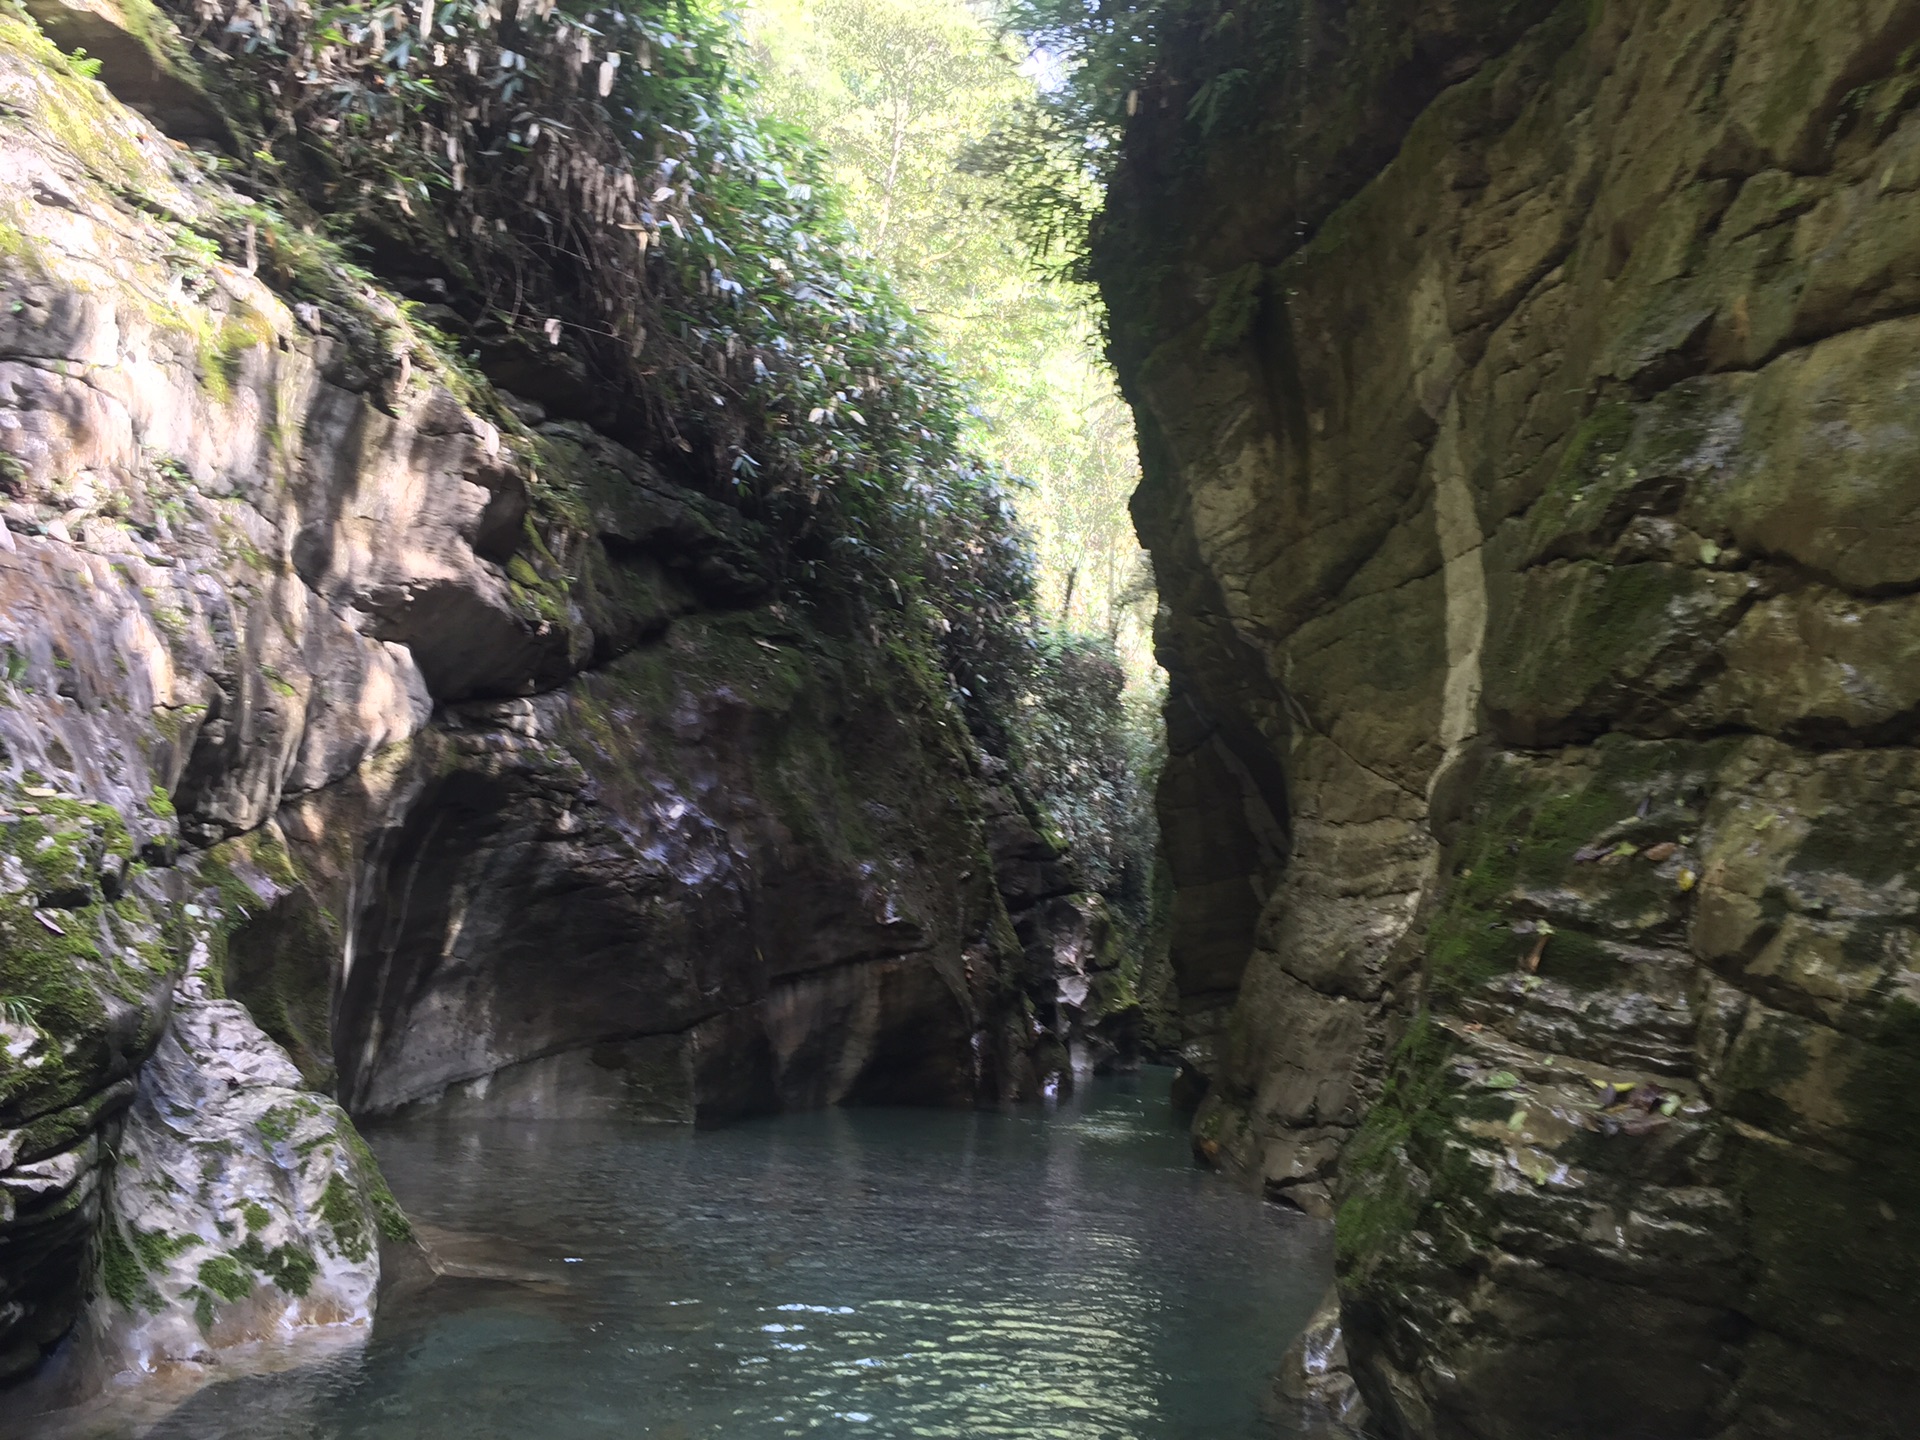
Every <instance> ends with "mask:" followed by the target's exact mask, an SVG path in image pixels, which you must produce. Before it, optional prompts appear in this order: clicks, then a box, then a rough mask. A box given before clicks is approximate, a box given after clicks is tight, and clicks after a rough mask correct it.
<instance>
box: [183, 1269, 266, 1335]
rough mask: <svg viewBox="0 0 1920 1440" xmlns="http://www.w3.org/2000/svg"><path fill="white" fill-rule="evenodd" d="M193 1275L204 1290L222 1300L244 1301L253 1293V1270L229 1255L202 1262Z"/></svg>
mask: <svg viewBox="0 0 1920 1440" xmlns="http://www.w3.org/2000/svg"><path fill="white" fill-rule="evenodd" d="M195 1275H196V1277H197V1278H198V1279H199V1281H200V1284H201V1285H202V1286H203V1287H204V1288H205V1289H206V1290H208V1291H209V1292H211V1293H212V1294H214V1295H218V1296H219V1297H220V1298H221V1299H222V1300H244V1299H246V1298H247V1296H249V1295H251V1294H252V1293H253V1285H254V1279H253V1275H254V1272H253V1270H252V1269H251V1268H250V1267H248V1266H247V1265H246V1264H245V1263H244V1262H243V1261H240V1260H237V1259H235V1258H234V1257H233V1256H231V1255H214V1256H210V1257H209V1258H208V1259H205V1260H202V1261H201V1262H200V1268H199V1269H198V1270H197V1271H196V1272H195ZM204 1323H205V1322H203V1324H204Z"/></svg>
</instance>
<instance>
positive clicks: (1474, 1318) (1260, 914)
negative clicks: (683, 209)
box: [1099, 0, 1920, 1440]
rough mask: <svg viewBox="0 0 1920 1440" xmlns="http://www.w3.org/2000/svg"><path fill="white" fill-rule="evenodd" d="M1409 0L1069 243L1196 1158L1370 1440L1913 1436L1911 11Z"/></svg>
mask: <svg viewBox="0 0 1920 1440" xmlns="http://www.w3.org/2000/svg"><path fill="white" fill-rule="evenodd" d="M1416 8H1418V7H1411V6H1390V7H1387V8H1386V11H1385V12H1379V7H1373V9H1372V10H1370V11H1369V12H1368V14H1367V16H1366V17H1365V18H1364V20H1363V17H1362V16H1361V13H1360V9H1361V7H1340V6H1336V7H1325V12H1326V13H1324V14H1321V15H1319V16H1318V18H1312V17H1310V18H1307V19H1303V20H1301V22H1300V28H1299V33H1298V35H1297V36H1296V37H1295V38H1296V40H1297V42H1298V43H1299V44H1300V45H1302V46H1304V47H1306V49H1305V53H1306V54H1307V55H1309V56H1312V55H1319V56H1321V57H1323V58H1324V60H1325V63H1324V64H1320V65H1315V64H1307V63H1302V64H1301V65H1299V66H1298V67H1296V70H1297V78H1293V79H1289V80H1287V81H1285V82H1284V83H1282V84H1278V85H1276V87H1275V88H1274V90H1273V92H1272V94H1271V95H1270V96H1269V97H1268V99H1267V100H1266V101H1265V102H1263V103H1265V104H1266V105H1267V107H1268V109H1267V111H1266V114H1267V118H1268V120H1269V122H1270V124H1269V125H1268V126H1267V128H1265V129H1260V130H1257V131H1255V132H1249V133H1239V134H1235V135H1234V136H1232V137H1216V138H1214V139H1212V140H1206V139H1202V138H1198V137H1196V134H1195V132H1194V130H1193V127H1192V125H1191V123H1190V122H1189V121H1183V120H1182V119H1180V118H1179V117H1181V116H1182V115H1183V114H1186V113H1187V112H1186V108H1185V106H1186V101H1185V99H1184V98H1183V96H1184V92H1182V91H1180V90H1179V86H1180V85H1181V84H1183V83H1185V82H1182V81H1180V80H1178V79H1177V78H1174V76H1175V75H1176V74H1177V71H1172V70H1170V71H1169V73H1168V75H1167V76H1165V77H1163V79H1164V83H1165V84H1166V85H1168V86H1169V87H1171V91H1170V98H1168V99H1167V100H1166V102H1165V103H1156V104H1154V105H1146V104H1143V105H1142V106H1141V107H1140V111H1141V115H1140V118H1139V120H1138V121H1137V122H1136V123H1135V126H1134V130H1133V132H1132V133H1131V134H1130V136H1129V142H1128V144H1129V157H1130V158H1129V161H1128V163H1127V165H1126V166H1125V167H1124V168H1123V172H1122V175H1121V179H1120V181H1119V182H1118V185H1117V188H1116V197H1117V198H1116V203H1115V206H1114V211H1113V214H1112V215H1111V216H1110V218H1109V229H1108V231H1107V232H1106V233H1107V236H1108V240H1107V242H1106V250H1105V253H1104V255H1103V257H1102V258H1101V260H1100V262H1099V263H1100V265H1101V266H1102V267H1103V270H1104V275H1103V278H1104V281H1105V285H1106V291H1107V295H1108V298H1109V300H1110V302H1111V303H1112V304H1113V306H1114V311H1115V317H1116V324H1115V337H1116V343H1115V349H1116V354H1117V357H1118V359H1119V360H1120V363H1121V370H1122V376H1123V380H1124V383H1125V384H1126V386H1127V388H1128V391H1129V394H1130V396H1131V398H1132V399H1133V401H1134V404H1135V408H1136V412H1137V414H1138V415H1139V417H1140V421H1141V425H1142V430H1143V441H1142V444H1143V453H1144V455H1145V458H1146V467H1147V481H1146V484H1145V486H1144V488H1143V489H1142V491H1141V493H1140V496H1139V497H1138V499H1137V500H1136V514H1137V516H1138V518H1139V521H1140V525H1141V528H1142V532H1143V534H1144V535H1145V537H1146V539H1147V542H1148V544H1149V546H1150V548H1151V549H1152V551H1153V554H1154V558H1155V564H1156V567H1157V570H1158V574H1159V578H1160V582H1161V591H1162V595H1163V596H1164V597H1165V598H1166V600H1167V602H1168V609H1167V610H1166V611H1165V612H1163V615H1162V623H1161V628H1160V646H1161V653H1162V657H1163V660H1164V662H1165V663H1166V665H1167V668H1168V670H1169V672H1170V674H1171V676H1172V678H1173V694H1172V697H1171V700H1170V705H1169V734H1170V741H1171V746H1172V752H1173V756H1174V758H1173V761H1172V762H1171V763H1170V765H1169V768H1168V771H1167V776H1166V779H1165V781H1164V782H1163V788H1162V793H1161V807H1162V813H1163V818H1164V820H1165V822H1166V835H1167V843H1168V849H1169V855H1168V858H1169V862H1170V864H1171V865H1172V867H1173V870H1174V874H1175V878H1176V881H1177V883H1178V885H1179V887H1180V891H1179V897H1180V898H1179V900H1178V902H1177V904H1176V908H1175V926H1176V932H1175V938H1174V957H1175V963H1176V966H1177V968H1178V970H1179V974H1180V980H1181V986H1182V993H1183V997H1184V1003H1185V1007H1186V1010H1187V1023H1188V1049H1187V1054H1188V1056H1189V1063H1190V1065H1191V1066H1192V1067H1193V1069H1194V1070H1196V1071H1197V1072H1199V1073H1200V1074H1201V1075H1202V1076H1204V1078H1205V1079H1206V1080H1207V1081H1208V1082H1210V1088H1209V1090H1208V1092H1207V1097H1206V1100H1205V1103H1204V1105H1203V1106H1202V1108H1201V1111H1200V1113H1199V1115H1198V1116H1197V1119H1196V1128H1195V1145H1196V1149H1197V1151H1198V1152H1199V1153H1200V1154H1201V1155H1202V1156H1203V1157H1205V1158H1208V1159H1210V1160H1212V1161H1213V1162H1215V1163H1218V1164H1220V1165H1222V1166H1224V1167H1227V1168H1229V1169H1231V1170H1233V1171H1235V1172H1236V1173H1239V1174H1242V1175H1244V1176H1246V1177H1248V1178H1249V1179H1250V1180H1252V1181H1254V1182H1257V1183H1260V1184H1262V1185H1263V1186H1264V1187H1265V1188H1266V1190H1267V1192H1268V1193H1269V1194H1271V1195H1273V1196H1275V1197H1276V1198H1279V1199H1282V1200H1285V1201H1289V1202H1291V1203H1294V1204H1297V1205H1299V1206H1300V1207H1301V1208H1303V1209H1307V1210H1310V1211H1313V1212H1315V1213H1329V1212H1333V1211H1337V1212H1338V1217H1339V1226H1340V1233H1341V1280H1340V1292H1341V1299H1342V1314H1343V1328H1344V1333H1345V1338H1346V1342H1347V1345H1348V1347H1349V1349H1350V1351H1351V1354H1352V1359H1353V1368H1354V1375H1355V1378H1356V1379H1357V1381H1358V1383H1359V1385H1360V1388H1361V1390H1362V1391H1363V1392H1364V1394H1365V1397H1366V1400H1367V1403H1368V1405H1369V1406H1370V1407H1371V1409H1372V1411H1373V1413H1374V1416H1375V1423H1376V1424H1378V1425H1380V1426H1382V1427H1384V1429H1385V1430H1386V1432H1387V1433H1389V1434H1394V1435H1400V1436H1407V1437H1413V1436H1419V1437H1441V1436H1444V1437H1466V1436H1472V1437H1477V1440H1491V1437H1512V1440H1523V1437H1524V1440H1540V1437H1547V1436H1554V1437H1558V1436H1595V1437H1599V1436H1618V1435H1625V1434H1634V1435H1645V1436H1650V1437H1669V1436H1670V1437H1676V1440H1678V1437H1697V1436H1707V1435H1713V1436H1725V1437H1728V1440H1734V1437H1739V1440H1747V1437H1759V1436H1807V1435H1814V1434H1828V1433H1839V1432H1845V1433H1847V1434H1852V1435H1862V1436H1866V1435H1874V1436H1882V1435H1884V1436H1893V1435H1896V1434H1901V1433H1904V1432H1905V1430H1906V1429H1907V1428H1908V1427H1909V1425H1910V1417H1911V1416H1912V1415H1913V1414H1914V1413H1915V1410H1916V1406H1917V1405H1920V1372H1916V1369H1915V1365H1914V1360H1913V1355H1914V1353H1915V1347H1914V1340H1915V1337H1916V1333H1917V1332H1920V1315H1916V1314H1915V1312H1914V1310H1913V1306H1912V1304H1911V1299H1910V1296H1911V1292H1912V1285H1911V1283H1910V1276H1911V1271H1912V1269H1913V1267H1914V1265H1915V1264H1916V1263H1920V1251H1916V1248H1915V1246H1914V1245H1913V1243H1912V1241H1911V1238H1910V1237H1909V1236H1908V1235H1907V1234H1906V1233H1905V1231H1906V1228H1907V1220H1908V1217H1909V1216H1910V1215H1911V1214H1912V1212H1913V1210H1914V1207H1915V1205H1916V1203H1920V1190H1916V1188H1915V1185H1914V1173H1913V1161H1912V1156H1911V1153H1910V1152H1911V1150H1912V1144H1911V1140H1912V1136H1913V1133H1914V1117H1915V1115H1916V1114H1920V1098H1917V1097H1916V1092H1915V1091H1914V1088H1913V1086H1912V1085H1911V1084H1910V1083H1909V1076H1908V1071H1909V1070H1910V1068H1911V1065H1910V1062H1909V1060H1908V1058H1907V1051H1908V1049H1909V1048H1910V1047H1909V1042H1908V1039H1907V1038H1903V1037H1906V1036H1907V1035H1908V1031H1909V1030H1910V1029H1911V1026H1912V1023H1913V1018H1914V1016H1915V1015H1916V1014H1920V1011H1917V1010H1916V1009H1915V999H1916V997H1915V996H1914V994H1913V993H1912V990H1913V985H1914V983H1915V979H1914V977H1915V974H1916V970H1915V965H1914V959H1913V956H1914V953H1915V951H1914V948H1913V947H1914V940H1915V935H1916V931H1915V929H1914V924H1915V899H1916V894H1915V890H1914V888H1913V887H1914V884H1915V881H1914V876H1915V874H1916V873H1917V872H1916V865H1920V853H1916V848H1915V847H1916V843H1920V826H1917V822H1916V813H1917V812H1916V808H1915V806H1916V801H1917V800H1920V788H1917V787H1916V784H1915V776H1916V769H1915V766H1916V757H1917V755H1920V752H1917V751H1916V749H1915V739H1916V730H1915V723H1916V721H1915V716H1916V711H1915V708H1914V704H1915V702H1914V698H1913V695H1912V694H1911V693H1910V692H1911V690H1912V683H1913V679H1914V666H1913V662H1912V655H1911V653H1910V651H1911V635H1912V633H1913V631H1912V626H1911V624H1910V623H1909V622H1910V620H1911V616H1910V615H1909V613H1908V612H1909V608H1910V605H1911V601H1912V596H1911V593H1910V592H1911V591H1912V589H1913V585H1914V581H1915V578H1916V577H1915V575H1914V573H1913V570H1914V564H1915V557H1916V555H1920V549H1916V546H1915V544H1914V540H1915V534H1914V526H1915V524H1916V520H1917V518H1920V509H1916V506H1917V505H1920V487H1917V486H1916V483H1915V478H1914V476H1915V466H1916V464H1917V463H1920V445H1917V444H1916V440H1915V436H1914V434H1913V432H1912V428H1911V426H1910V424H1909V423H1908V418H1907V417H1908V413H1909V411H1910V408H1911V407H1910V404H1909V399H1908V392H1909V390H1910V388H1911V387H1912V385H1913V384H1914V383H1916V382H1915V377H1916V376H1920V368H1917V367H1920V346H1917V344H1916V340H1917V338H1920V331H1916V330H1915V327H1914V322H1913V320H1912V319H1911V317H1910V315H1909V311H1910V309H1911V304H1910V300H1909V299H1907V298H1904V297H1907V296H1909V294H1910V292H1911V290H1912V284H1913V279H1912V277H1913V276H1914V274H1915V273H1920V272H1917V269H1916V267H1920V249H1916V244H1915V238H1914V237H1915V235H1916V234H1920V232H1916V231H1915V229H1914V227H1913V226H1912V225H1911V224H1909V223H1907V220H1906V219H1905V218H1904V217H1906V216H1907V214H1908V211H1909V209H1910V200H1911V192H1912V190H1913V181H1912V179H1911V178H1910V177H1911V175H1912V174H1913V173H1916V172H1914V170H1913V158H1914V156H1915V155H1916V154H1920V150H1916V148H1915V147H1916V145H1917V144H1920V121H1917V120H1916V116H1915V112H1914V110H1913V109H1912V97H1913V96H1914V94H1915V90H1914V82H1913V80H1912V78H1911V74H1910V67H1909V66H1908V62H1907V59H1906V58H1903V57H1906V56H1907V55H1908V54H1909V51H1908V48H1907V47H1909V46H1910V45H1911V44H1912V43H1913V42H1914V41H1915V40H1916V39H1920V8H1917V7H1915V6H1914V5H1912V4H1909V3H1899V0H1888V3H1881V4H1874V5H1867V6H1860V7H1854V8H1851V9H1849V10H1848V11H1847V12H1846V14H1845V15H1844V16H1840V15H1838V14H1825V13H1822V14H1821V15H1819V16H1816V14H1815V12H1814V11H1812V10H1809V9H1808V8H1807V7H1804V6H1799V5H1794V4H1786V3H1781V4H1773V3H1768V4H1742V5H1728V4H1722V3H1716V0H1699V3H1687V4H1676V5H1667V6H1663V7H1649V6H1635V5H1627V4H1613V3H1608V4H1599V5H1592V6H1589V5H1585V4H1581V5H1562V6H1558V7H1555V6H1551V5H1545V4H1542V5H1535V6H1530V7H1529V6H1508V7H1502V8H1501V10H1500V13H1499V14H1498V15H1497V16H1495V15H1493V14H1492V13H1491V10H1489V13H1488V14H1487V15H1485V16H1482V15H1481V14H1480V13H1479V11H1478V10H1473V11H1471V12H1470V11H1469V10H1468V9H1466V8H1456V9H1450V10H1447V11H1446V12H1445V13H1444V15H1442V13H1441V12H1439V11H1428V12H1426V14H1425V16H1424V18H1422V17H1419V16H1416V15H1415V14H1414V13H1413V12H1414V10H1415V9H1416ZM1376 12H1378V13H1376ZM1329 17H1331V18H1329ZM1343 25H1344V26H1345V28H1344V29H1342V26H1343ZM1370 26H1380V27H1384V28H1385V29H1386V30H1389V31H1393V32H1394V33H1400V31H1399V30H1398V29H1396V27H1401V26H1404V28H1405V33H1406V34H1408V35H1410V36H1411V37H1412V39H1411V41H1410V51H1409V53H1410V55H1411V58H1410V59H1404V61H1403V63H1402V64H1401V68H1399V69H1397V70H1396V69H1393V68H1392V67H1390V66H1389V67H1386V68H1383V69H1381V70H1379V71H1377V72H1375V73H1374V74H1373V78H1372V79H1371V80H1368V79H1367V76H1366V74H1365V73H1362V71H1363V69H1364V67H1361V68H1360V69H1356V68H1355V67H1354V66H1352V65H1349V64H1348V57H1351V56H1352V54H1353V53H1354V52H1355V51H1356V49H1359V48H1362V47H1363V46H1364V44H1365V43H1367V41H1366V37H1367V36H1370V35H1372V34H1373V31H1372V30H1371V29H1370V28H1367V27H1370ZM1316 27H1319V28H1316ZM1289 73H1290V74H1293V73H1295V72H1289ZM1369 84H1372V85H1373V86H1375V87H1376V88H1374V89H1371V90H1369V89H1367V88H1366V86H1367V85H1369ZM1341 86H1347V87H1350V93H1349V94H1348V96H1347V97H1346V98H1348V99H1353V100H1354V101H1355V103H1352V104H1340V103H1335V102H1336V101H1338V100H1340V99H1341V97H1340V96H1339V95H1337V94H1332V93H1323V92H1330V91H1332V90H1337V89H1338V87H1341ZM1316 87H1319V88H1318V89H1316ZM1323 102H1324V103H1323ZM1183 125H1186V126H1187V128H1186V129H1185V130H1183V129H1182V126H1183ZM1176 215H1177V216H1179V217H1180V219H1179V223H1178V226H1177V230H1176V229H1175V228H1174V227H1173V225H1172V222H1171V221H1170V220H1168V219H1167V217H1170V216H1176ZM1146 253H1153V254H1155V255H1157V256H1160V257H1162V258H1164V259H1165V262H1166V263H1165V264H1164V266H1163V267H1162V268H1160V269H1158V270H1149V269H1147V268H1145V267H1143V266H1142V265H1141V264H1139V263H1137V261H1138V256H1139V255H1142V254H1146Z"/></svg>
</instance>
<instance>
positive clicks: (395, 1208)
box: [340, 1121, 413, 1241]
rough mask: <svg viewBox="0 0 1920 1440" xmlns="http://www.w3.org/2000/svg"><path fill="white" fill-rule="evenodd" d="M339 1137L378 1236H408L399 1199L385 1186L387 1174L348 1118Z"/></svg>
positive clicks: (410, 1235)
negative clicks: (349, 1154)
mask: <svg viewBox="0 0 1920 1440" xmlns="http://www.w3.org/2000/svg"><path fill="white" fill-rule="evenodd" d="M340 1138H341V1139H342V1140H343V1141H345V1142H346V1146H347V1149H348V1150H350V1151H351V1152H352V1153H353V1160H354V1169H355V1174H356V1176H357V1177H358V1179H359V1181H360V1185H361V1188H362V1189H364V1190H365V1191H366V1194H367V1198H368V1199H369V1200H371V1201H372V1202H373V1213H374V1217H375V1219H376V1220H377V1221H378V1223H379V1226H380V1233H381V1235H383V1236H384V1237H385V1238H387V1239H388V1240H395V1241H398V1240H410V1239H412V1238H413V1222H412V1221H410V1220H408V1219H407V1213H406V1211H404V1210H402V1209H401V1208H400V1202H399V1201H398V1200H395V1199H394V1198H393V1191H392V1190H390V1189H388V1188H387V1177H386V1176H384V1175H382V1174H381V1173H380V1162H379V1161H378V1160H376V1159H374V1158H373V1150H372V1149H371V1148H370V1147H369V1146H368V1144H367V1142H366V1140H365V1139H363V1138H362V1137H361V1134H360V1132H359V1131H358V1130H356V1129H354V1128H353V1124H352V1122H351V1121H348V1122H347V1123H346V1124H344V1125H343V1126H342V1127H341V1134H340Z"/></svg>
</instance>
